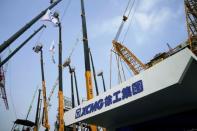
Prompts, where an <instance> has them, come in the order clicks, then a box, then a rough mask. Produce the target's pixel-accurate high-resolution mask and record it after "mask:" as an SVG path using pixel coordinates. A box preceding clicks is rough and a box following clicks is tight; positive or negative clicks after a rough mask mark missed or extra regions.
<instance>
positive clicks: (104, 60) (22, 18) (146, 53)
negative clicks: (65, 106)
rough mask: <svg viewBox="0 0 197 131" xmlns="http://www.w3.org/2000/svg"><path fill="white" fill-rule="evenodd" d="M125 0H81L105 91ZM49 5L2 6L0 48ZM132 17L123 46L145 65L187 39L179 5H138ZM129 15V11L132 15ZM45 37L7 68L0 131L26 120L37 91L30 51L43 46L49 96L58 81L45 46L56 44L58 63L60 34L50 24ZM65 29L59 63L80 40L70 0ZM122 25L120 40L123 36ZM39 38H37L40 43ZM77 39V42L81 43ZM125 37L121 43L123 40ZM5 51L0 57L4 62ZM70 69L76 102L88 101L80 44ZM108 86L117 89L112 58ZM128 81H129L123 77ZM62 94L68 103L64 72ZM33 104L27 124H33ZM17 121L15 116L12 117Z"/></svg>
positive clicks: (28, 1) (146, 1)
mask: <svg viewBox="0 0 197 131" xmlns="http://www.w3.org/2000/svg"><path fill="white" fill-rule="evenodd" d="M67 3H68V0H63V1H62V2H61V3H60V4H59V5H58V6H56V7H55V8H54V9H53V11H55V10H57V11H58V12H60V16H61V15H62V14H63V12H64V9H65V8H66V5H67ZM126 4H127V0H85V8H86V19H87V28H88V38H89V46H90V48H91V50H92V54H93V57H94V63H95V68H96V70H97V72H98V71H99V70H103V71H104V77H105V81H106V85H107V88H108V87H109V69H110V66H109V63H110V62H109V59H110V49H111V48H112V40H113V38H114V37H115V34H116V32H117V30H118V27H119V25H120V23H121V19H122V18H121V17H122V14H123V12H124V9H125V7H126ZM48 5H49V1H48V0H42V1H41V0H17V1H13V0H1V3H0V15H1V22H0V34H1V35H0V43H2V42H3V41H5V40H7V39H8V38H9V37H10V36H11V35H12V34H14V33H15V32H16V31H18V30H19V29H20V28H21V27H22V26H23V25H25V24H26V23H27V22H29V21H30V20H31V19H32V18H33V17H34V16H36V15H37V14H38V13H39V12H40V11H42V10H43V9H45V8H46V7H47V6H48ZM134 8H136V12H135V14H134V17H132V22H131V27H130V30H129V32H128V35H127V37H126V39H125V41H124V45H125V46H126V47H128V48H129V49H130V50H131V51H132V52H133V53H134V54H135V55H136V56H137V57H138V58H139V59H140V60H141V61H142V62H144V63H146V62H148V61H149V60H150V59H151V58H153V56H154V55H155V54H157V53H159V52H163V51H167V50H168V47H167V45H166V43H169V44H170V45H171V46H172V47H175V46H176V45H178V44H180V43H181V42H184V41H185V40H186V39H187V32H186V24H185V14H184V5H183V0H165V1H163V0H151V1H150V0H137V1H136V5H135V6H134ZM131 14H133V11H132V12H131ZM42 23H43V22H41V21H38V22H37V23H36V24H34V25H33V26H32V27H31V28H30V29H29V30H28V31H26V32H25V33H24V34H23V35H22V36H21V37H20V38H18V39H17V40H16V41H15V42H14V43H13V44H12V45H11V46H10V49H11V50H13V49H14V48H15V47H17V45H19V44H20V43H22V42H23V41H24V40H25V39H26V38H27V37H28V36H29V35H30V34H31V33H32V32H33V31H34V30H36V29H37V28H38V27H39V26H41V24H42ZM46 24H47V28H46V29H45V30H44V32H43V34H42V35H40V34H41V33H39V34H37V35H36V36H35V37H34V38H33V39H32V40H31V41H30V42H29V43H28V44H27V45H26V46H25V47H24V48H22V49H21V50H20V51H19V52H18V53H17V54H16V55H15V56H14V57H13V58H12V59H11V60H10V61H9V62H8V69H7V73H6V91H7V96H8V102H9V107H10V109H9V110H8V111H6V110H5V107H4V103H3V101H2V100H1V101H0V118H1V120H0V130H2V131H6V130H10V128H11V126H12V122H13V121H14V120H15V119H16V118H25V116H26V114H27V110H28V108H29V104H30V102H31V99H32V96H33V93H34V91H35V89H36V86H37V85H39V86H40V87H41V72H40V61H39V55H38V54H35V53H34V52H33V51H32V47H33V46H34V45H35V44H36V43H37V42H41V43H42V44H43V45H44V49H43V50H44V61H45V65H44V66H45V76H46V86H47V95H48V93H49V92H50V90H51V88H52V85H53V84H54V82H55V79H56V78H57V69H58V68H57V64H53V63H52V61H51V57H50V52H49V46H50V44H51V42H52V41H53V40H54V41H55V43H56V54H55V59H56V61H57V58H58V56H57V49H58V48H57V42H58V39H57V38H58V34H57V33H58V29H57V28H55V27H53V26H52V25H51V24H50V23H46ZM62 26H63V34H62V38H63V60H64V59H65V58H67V57H68V55H69V53H70V51H71V49H72V48H73V46H74V43H75V41H76V39H77V38H78V37H79V36H81V17H80V1H79V0H78V1H77V0H73V1H72V0H71V3H70V6H69V8H68V10H67V12H66V14H65V16H64V17H63V19H62ZM127 26H128V24H126V25H125V28H124V29H123V32H122V33H123V34H124V32H125V31H126V27H127ZM39 36H41V37H39ZM80 38H81V37H80ZM122 38H123V36H121V37H120V40H122ZM6 54H8V50H6V51H4V52H3V53H2V54H1V55H2V57H3V58H5V57H6ZM71 64H72V65H73V66H74V67H75V68H76V73H77V80H78V88H79V93H80V98H81V99H82V98H86V87H85V77H84V76H85V75H84V57H83V44H82V41H80V42H79V43H78V45H77V46H76V49H75V51H74V53H73V55H72V62H71ZM112 74H113V79H112V83H113V84H112V85H116V84H117V68H116V64H115V58H113V73H112ZM127 76H128V77H131V75H129V73H127ZM63 77H64V79H63V90H64V94H65V96H67V97H70V75H69V73H68V69H65V70H64V72H63ZM97 80H98V85H99V91H100V93H102V92H103V88H102V83H101V79H100V78H97ZM36 102H37V99H35V101H34V104H33V109H32V111H31V113H30V116H29V119H30V120H32V121H34V119H35V112H36V111H35V109H36ZM57 103H58V101H57V90H56V91H55V92H54V95H53V97H52V101H51V104H52V106H51V107H50V110H49V121H50V124H51V128H52V129H53V128H54V126H53V125H54V122H55V120H56V114H57ZM14 112H15V113H16V115H15V113H14Z"/></svg>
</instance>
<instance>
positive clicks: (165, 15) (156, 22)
mask: <svg viewBox="0 0 197 131" xmlns="http://www.w3.org/2000/svg"><path fill="white" fill-rule="evenodd" d="M172 17H173V15H172V12H171V10H170V9H169V8H163V9H161V10H159V11H154V12H151V13H150V14H148V13H146V12H138V13H136V15H135V18H136V22H137V23H136V24H137V25H138V26H139V27H140V28H141V29H142V30H143V31H148V30H151V31H157V30H158V29H161V28H162V27H163V26H165V25H166V22H167V21H168V20H169V19H171V18H172Z"/></svg>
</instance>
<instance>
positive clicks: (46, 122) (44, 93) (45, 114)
mask: <svg viewBox="0 0 197 131" xmlns="http://www.w3.org/2000/svg"><path fill="white" fill-rule="evenodd" d="M33 50H34V51H35V52H36V53H39V52H40V64H41V75H42V92H43V102H44V107H43V108H44V109H43V110H44V112H43V115H44V122H43V126H44V127H45V128H46V130H49V129H50V125H49V120H48V106H47V98H46V83H45V77H44V64H43V51H42V45H41V44H40V45H36V47H33Z"/></svg>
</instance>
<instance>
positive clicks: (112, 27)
mask: <svg viewBox="0 0 197 131" xmlns="http://www.w3.org/2000/svg"><path fill="white" fill-rule="evenodd" d="M121 20H122V18H121V16H116V17H113V18H110V19H107V20H103V21H100V23H94V24H93V25H92V26H90V32H93V33H92V34H91V35H92V37H93V38H96V37H100V36H102V35H112V34H114V36H115V33H116V31H117V30H118V28H119V26H120V24H121Z"/></svg>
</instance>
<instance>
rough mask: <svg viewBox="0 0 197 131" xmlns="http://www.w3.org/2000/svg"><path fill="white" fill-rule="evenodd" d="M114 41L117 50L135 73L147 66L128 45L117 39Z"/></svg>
mask: <svg viewBox="0 0 197 131" xmlns="http://www.w3.org/2000/svg"><path fill="white" fill-rule="evenodd" d="M112 43H113V47H114V49H115V52H116V53H117V54H118V55H119V56H120V57H121V58H122V59H123V60H124V62H125V63H126V64H127V65H128V66H129V68H130V69H131V70H132V71H133V73H134V74H135V75H137V74H139V73H140V72H141V71H142V70H145V69H146V66H145V65H144V64H143V63H142V62H141V61H140V60H139V59H138V58H137V57H136V56H135V55H134V54H133V53H132V52H131V51H130V50H129V49H127V47H125V46H124V45H122V44H120V43H119V42H117V41H115V40H114V41H113V42H112Z"/></svg>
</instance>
